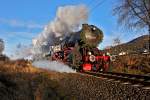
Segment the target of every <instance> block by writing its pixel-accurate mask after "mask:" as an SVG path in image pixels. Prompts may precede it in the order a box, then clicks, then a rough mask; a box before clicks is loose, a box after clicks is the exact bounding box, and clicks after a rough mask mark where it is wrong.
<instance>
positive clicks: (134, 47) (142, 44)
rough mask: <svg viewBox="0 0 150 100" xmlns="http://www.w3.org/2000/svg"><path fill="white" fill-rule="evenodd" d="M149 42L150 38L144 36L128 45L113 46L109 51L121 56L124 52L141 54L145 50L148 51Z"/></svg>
mask: <svg viewBox="0 0 150 100" xmlns="http://www.w3.org/2000/svg"><path fill="white" fill-rule="evenodd" d="M148 42H149V36H148V35H143V36H140V37H138V38H136V39H133V40H131V41H129V42H127V43H123V44H120V45H117V46H113V47H111V48H110V49H109V50H108V51H109V52H110V53H111V54H119V53H120V52H122V51H124V52H128V53H135V52H136V53H139V52H142V51H143V50H145V49H148Z"/></svg>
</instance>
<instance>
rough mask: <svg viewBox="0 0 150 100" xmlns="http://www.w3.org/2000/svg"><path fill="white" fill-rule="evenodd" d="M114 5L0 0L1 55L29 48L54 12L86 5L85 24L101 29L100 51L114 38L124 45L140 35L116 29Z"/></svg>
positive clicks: (108, 0) (83, 0)
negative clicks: (22, 46) (22, 47)
mask: <svg viewBox="0 0 150 100" xmlns="http://www.w3.org/2000/svg"><path fill="white" fill-rule="evenodd" d="M101 2H102V4H101V5H100V6H97V4H98V3H101ZM116 2H117V0H0V38H2V39H3V40H4V42H5V53H6V54H7V55H11V54H13V52H14V50H15V47H16V45H17V44H19V43H21V44H24V45H30V44H31V43H32V38H34V37H36V36H37V35H38V34H39V33H40V32H41V31H42V30H43V28H44V26H45V25H47V24H48V23H49V22H50V21H52V20H53V19H54V17H55V14H56V11H57V8H58V7H60V6H65V5H78V4H85V5H87V7H88V9H89V20H88V23H89V24H94V25H96V26H98V27H99V28H101V29H102V31H103V32H104V35H105V37H104V41H103V43H102V44H101V45H100V48H102V47H105V46H107V45H111V44H112V39H113V38H115V37H120V39H121V40H122V42H126V41H129V40H131V39H132V38H134V37H137V36H139V35H141V34H138V35H137V34H132V33H134V32H132V31H130V34H129V32H128V31H127V30H123V29H119V28H118V25H117V20H116V17H115V16H113V15H112V8H113V7H114V5H115V4H116ZM95 7H96V8H95Z"/></svg>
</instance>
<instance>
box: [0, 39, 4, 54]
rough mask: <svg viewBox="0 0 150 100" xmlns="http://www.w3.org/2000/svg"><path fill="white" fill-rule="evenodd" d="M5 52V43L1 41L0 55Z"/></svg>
mask: <svg viewBox="0 0 150 100" xmlns="http://www.w3.org/2000/svg"><path fill="white" fill-rule="evenodd" d="M3 51H4V41H3V40H2V39H0V55H1V54H2V53H3Z"/></svg>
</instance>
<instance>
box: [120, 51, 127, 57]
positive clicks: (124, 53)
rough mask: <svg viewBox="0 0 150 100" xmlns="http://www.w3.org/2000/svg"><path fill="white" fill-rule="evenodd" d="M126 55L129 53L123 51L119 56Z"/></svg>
mask: <svg viewBox="0 0 150 100" xmlns="http://www.w3.org/2000/svg"><path fill="white" fill-rule="evenodd" d="M126 54H127V52H124V51H122V52H120V53H119V56H122V55H126Z"/></svg>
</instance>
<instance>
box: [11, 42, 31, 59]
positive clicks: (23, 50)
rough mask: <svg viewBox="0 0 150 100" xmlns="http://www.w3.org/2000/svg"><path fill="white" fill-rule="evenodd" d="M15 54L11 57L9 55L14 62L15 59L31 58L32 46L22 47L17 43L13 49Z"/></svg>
mask: <svg viewBox="0 0 150 100" xmlns="http://www.w3.org/2000/svg"><path fill="white" fill-rule="evenodd" d="M14 49H15V52H14V54H13V55H11V57H10V59H13V60H16V59H27V58H29V57H31V55H32V46H31V45H23V44H21V43H19V44H18V45H16V47H15V48H14Z"/></svg>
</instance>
